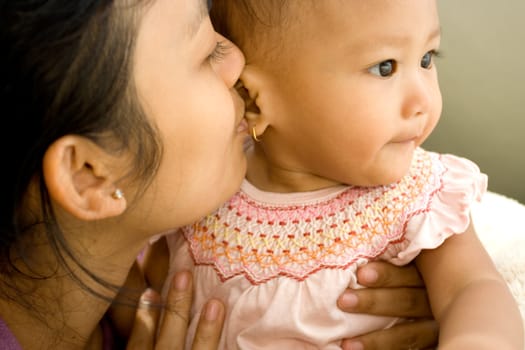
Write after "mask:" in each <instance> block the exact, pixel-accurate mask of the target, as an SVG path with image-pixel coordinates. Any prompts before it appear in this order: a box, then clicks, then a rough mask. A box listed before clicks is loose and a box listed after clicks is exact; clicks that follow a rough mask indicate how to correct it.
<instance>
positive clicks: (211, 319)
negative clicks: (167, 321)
mask: <svg viewBox="0 0 525 350" xmlns="http://www.w3.org/2000/svg"><path fill="white" fill-rule="evenodd" d="M223 322H224V305H223V304H222V303H221V302H220V301H218V300H214V299H212V300H209V301H208V302H207V303H206V305H204V308H203V310H202V313H201V317H200V319H199V324H198V326H197V331H196V333H195V337H194V338H193V347H192V349H193V350H215V349H217V347H218V345H219V340H220V338H221V329H222V325H223Z"/></svg>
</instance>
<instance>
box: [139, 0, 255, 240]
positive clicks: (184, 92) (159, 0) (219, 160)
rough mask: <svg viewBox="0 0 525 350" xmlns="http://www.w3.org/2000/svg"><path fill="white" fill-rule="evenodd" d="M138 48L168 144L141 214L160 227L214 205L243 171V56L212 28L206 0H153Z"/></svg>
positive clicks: (148, 106) (142, 77)
mask: <svg viewBox="0 0 525 350" xmlns="http://www.w3.org/2000/svg"><path fill="white" fill-rule="evenodd" d="M135 50H136V52H135V56H134V78H135V84H136V87H137V91H138V96H139V101H140V103H141V105H142V107H143V109H144V111H145V113H146V115H147V116H148V118H150V119H151V121H152V122H153V123H154V124H155V125H156V126H157V128H158V130H159V131H160V134H161V137H162V143H163V146H164V156H163V159H162V161H161V166H160V169H159V172H158V173H157V175H156V176H155V178H154V181H153V184H152V186H151V187H150V188H148V191H147V193H146V195H145V197H143V198H142V202H141V203H140V204H139V206H138V213H140V214H141V217H142V218H144V216H142V215H146V216H147V217H146V219H145V220H143V221H141V224H142V225H144V226H146V225H147V227H145V229H147V230H148V231H150V232H151V231H152V230H153V231H157V232H160V231H163V230H166V229H170V228H174V227H176V226H180V225H184V224H188V223H191V222H193V221H195V220H196V219H198V218H200V217H201V216H203V215H205V214H207V213H209V212H210V211H212V210H214V209H215V208H216V207H218V206H219V205H220V204H221V203H222V202H224V201H225V200H227V199H228V198H229V197H230V196H231V195H233V193H234V192H235V191H236V190H237V189H238V187H239V184H240V182H241V180H242V178H243V177H244V174H245V171H246V161H245V156H244V153H243V141H244V139H245V138H246V136H247V125H246V123H245V121H244V120H243V115H244V103H243V102H242V100H241V98H240V97H239V96H238V95H237V93H236V92H235V90H234V89H233V85H234V84H235V82H236V81H237V79H238V78H239V75H240V73H241V70H242V69H243V66H244V56H243V55H242V53H241V52H240V50H239V49H238V48H237V47H236V46H234V45H233V44H232V43H230V42H229V41H227V40H226V39H225V38H224V37H222V36H220V35H219V34H217V33H216V32H215V31H214V29H213V27H212V25H211V22H210V19H209V17H208V9H207V6H206V1H205V0H177V1H173V0H156V1H154V2H153V3H152V4H151V5H150V6H149V7H147V8H146V9H145V13H144V15H143V17H142V20H141V22H140V24H139V32H138V38H137V42H136V49H135ZM152 209H154V210H152ZM145 211H146V212H145ZM152 225H153V226H152Z"/></svg>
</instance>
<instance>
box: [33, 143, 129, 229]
mask: <svg viewBox="0 0 525 350" xmlns="http://www.w3.org/2000/svg"><path fill="white" fill-rule="evenodd" d="M112 162H113V163H114V162H115V158H114V157H113V156H111V155H109V154H108V153H107V152H105V151H104V150H103V149H101V148H100V147H99V146H97V145H96V144H94V143H93V142H92V141H90V140H89V139H87V138H85V137H81V136H74V135H67V136H64V137H61V138H60V139H58V140H56V141H55V142H54V143H53V144H52V145H51V146H50V147H49V148H48V149H47V151H46V153H45V155H44V159H43V172H44V181H45V184H46V186H47V189H48V191H49V195H50V197H51V198H52V200H53V201H55V202H56V203H58V204H59V205H60V206H62V207H63V208H64V209H65V210H66V211H68V212H69V213H70V214H72V215H73V216H75V217H77V218H79V219H81V220H99V219H105V218H109V217H113V216H117V215H120V214H122V213H123V212H124V210H125V209H126V199H125V198H124V197H123V196H122V195H119V194H121V192H120V189H119V188H118V187H117V186H116V184H115V181H116V179H117V175H116V174H112V172H111V170H110V169H109V168H108V166H107V165H108V164H112Z"/></svg>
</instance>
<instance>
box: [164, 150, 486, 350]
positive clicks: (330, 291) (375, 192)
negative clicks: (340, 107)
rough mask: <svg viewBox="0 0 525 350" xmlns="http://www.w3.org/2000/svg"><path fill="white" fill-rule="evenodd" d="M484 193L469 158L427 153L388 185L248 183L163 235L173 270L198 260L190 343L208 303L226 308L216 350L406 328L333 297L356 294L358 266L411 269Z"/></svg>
mask: <svg viewBox="0 0 525 350" xmlns="http://www.w3.org/2000/svg"><path fill="white" fill-rule="evenodd" d="M486 187H487V177H486V175H484V174H482V173H480V171H479V168H478V167H477V166H476V165H475V164H474V163H472V162H471V161H469V160H466V159H463V158H459V157H456V156H452V155H440V154H436V153H431V152H427V151H424V150H422V149H417V150H416V152H415V153H414V157H413V161H412V165H411V168H410V171H409V173H408V174H407V175H406V176H405V177H404V178H403V179H401V180H400V181H399V182H397V183H394V184H391V185H386V186H377V187H354V186H339V187H333V188H327V189H322V190H318V191H313V192H303V193H268V192H263V191H260V190H258V189H257V188H255V187H254V186H253V185H251V184H250V183H249V182H248V181H244V183H243V184H242V187H241V190H240V192H238V193H237V194H236V195H235V196H233V197H232V198H231V199H230V200H229V201H228V202H227V203H225V204H224V205H223V206H222V207H220V208H219V209H218V210H217V211H216V212H215V213H213V214H211V215H209V216H207V217H205V218H204V219H202V220H201V221H200V222H197V223H196V224H194V225H192V226H189V227H185V228H184V229H183V232H184V236H183V235H170V236H168V242H169V245H170V255H171V258H170V260H171V261H170V265H171V266H177V268H180V267H181V266H189V265H191V266H193V265H194V289H195V293H196V295H195V299H194V301H195V303H194V308H193V319H192V320H191V325H190V335H189V336H188V342H190V340H191V339H192V338H193V336H192V335H193V332H194V330H195V327H196V324H197V321H198V318H199V317H200V314H199V312H200V310H201V308H202V306H203V304H204V303H205V302H206V301H207V300H208V299H209V298H211V297H215V298H219V299H222V300H223V301H224V302H225V304H226V309H227V315H226V323H225V326H224V332H223V336H222V339H221V349H229V350H233V349H250V350H255V349H339V348H340V341H341V339H343V338H347V337H353V336H356V335H359V334H363V333H367V332H370V331H372V330H377V329H381V328H385V327H389V326H391V325H392V324H394V323H396V322H399V321H400V320H398V319H396V318H389V317H378V316H371V315H365V314H348V313H345V312H343V311H341V310H339V309H338V307H337V305H336V300H337V298H338V297H339V296H340V295H341V294H342V293H343V291H344V290H345V289H346V288H347V287H348V286H350V287H353V288H359V287H360V286H359V285H358V284H357V282H356V268H357V267H358V266H360V265H362V264H365V263H366V262H368V261H370V260H386V261H390V262H392V263H394V264H397V265H403V264H407V263H409V262H410V261H411V260H412V259H414V258H415V257H416V256H417V255H418V254H419V252H420V251H421V250H422V249H433V248H436V247H438V246H439V245H441V243H443V241H444V240H445V239H446V238H448V237H449V236H451V235H452V234H455V233H461V232H464V231H465V230H466V229H467V227H468V225H469V222H470V216H469V212H470V206H471V204H472V203H473V202H474V201H479V200H480V199H481V197H482V195H483V193H484V192H485V191H486ZM170 273H171V274H172V273H174V271H173V269H170ZM168 280H171V278H170V279H168ZM188 346H189V344H188Z"/></svg>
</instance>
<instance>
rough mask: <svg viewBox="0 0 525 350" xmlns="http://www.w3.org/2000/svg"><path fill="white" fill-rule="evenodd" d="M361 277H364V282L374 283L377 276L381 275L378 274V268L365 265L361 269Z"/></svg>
mask: <svg viewBox="0 0 525 350" xmlns="http://www.w3.org/2000/svg"><path fill="white" fill-rule="evenodd" d="M360 277H361V279H362V282H366V283H374V282H376V281H377V278H378V277H379V275H378V274H377V271H376V270H374V269H372V268H367V267H365V268H363V270H362V271H361V273H360Z"/></svg>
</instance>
